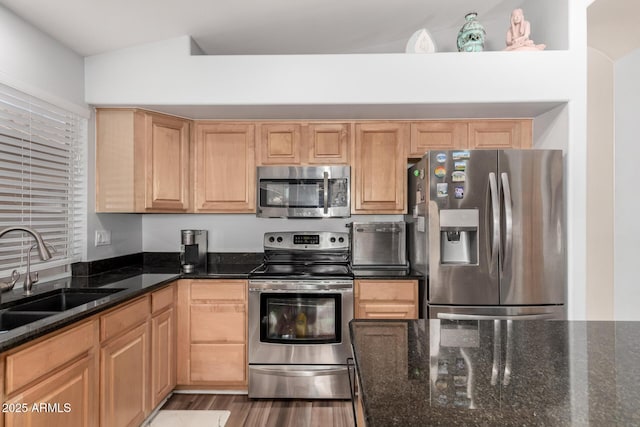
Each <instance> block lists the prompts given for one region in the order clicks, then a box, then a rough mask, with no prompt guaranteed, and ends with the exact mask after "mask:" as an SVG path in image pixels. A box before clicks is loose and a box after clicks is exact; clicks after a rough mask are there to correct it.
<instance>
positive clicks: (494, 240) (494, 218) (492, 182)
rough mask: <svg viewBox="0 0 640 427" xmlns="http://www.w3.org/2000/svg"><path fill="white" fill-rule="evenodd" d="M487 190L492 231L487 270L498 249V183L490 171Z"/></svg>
mask: <svg viewBox="0 0 640 427" xmlns="http://www.w3.org/2000/svg"><path fill="white" fill-rule="evenodd" d="M489 190H490V193H491V194H490V197H491V214H492V215H491V222H492V223H493V233H492V237H491V264H489V271H491V270H493V266H494V265H496V260H495V258H496V256H498V251H499V250H500V197H499V195H498V183H497V180H496V174H495V173H493V172H491V173H490V174H489Z"/></svg>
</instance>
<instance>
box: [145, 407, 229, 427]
mask: <svg viewBox="0 0 640 427" xmlns="http://www.w3.org/2000/svg"><path fill="white" fill-rule="evenodd" d="M229 415H231V412H229V411H208V410H193V411H158V415H156V416H155V418H154V419H153V420H152V421H151V424H149V427H176V426H178V427H224V425H225V424H226V422H227V420H228V419H229Z"/></svg>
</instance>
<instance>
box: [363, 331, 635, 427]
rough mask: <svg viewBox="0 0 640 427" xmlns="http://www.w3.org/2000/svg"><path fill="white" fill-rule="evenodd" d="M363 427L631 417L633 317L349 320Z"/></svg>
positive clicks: (594, 421)
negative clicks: (603, 319) (595, 319)
mask: <svg viewBox="0 0 640 427" xmlns="http://www.w3.org/2000/svg"><path fill="white" fill-rule="evenodd" d="M350 330H351V338H352V344H353V349H354V355H355V360H356V365H357V371H358V375H359V381H360V385H361V395H362V400H363V406H364V412H365V417H366V423H367V427H380V426H384V427H390V426H403V427H408V426H425V425H442V426H463V425H464V426H525V425H526V426H531V425H536V426H585V425H593V426H623V425H624V426H627V425H640V404H638V402H640V322H573V321H504V320H502V321H491V320H488V321H444V320H443V321H441V320H413V321H391V320H390V321H375V320H372V321H368V320H354V321H352V322H351V324H350Z"/></svg>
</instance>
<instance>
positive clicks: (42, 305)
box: [0, 288, 123, 333]
mask: <svg viewBox="0 0 640 427" xmlns="http://www.w3.org/2000/svg"><path fill="white" fill-rule="evenodd" d="M122 290H123V289H101V288H96V289H78V288H62V289H55V290H53V291H50V292H46V293H43V294H40V295H37V296H33V297H29V298H26V299H25V300H24V302H20V303H18V304H16V305H13V306H11V307H9V308H7V309H5V310H2V311H0V333H2V332H8V331H10V330H11V329H15V328H19V327H20V326H24V325H27V324H29V323H32V322H35V321H37V320H40V319H44V318H46V317H49V316H53V315H55V314H58V313H61V312H63V311H66V310H70V309H72V308H75V307H78V306H81V305H83V304H87V303H90V302H92V301H96V300H99V299H101V298H104V297H106V296H108V295H110V294H113V293H115V292H119V291H122Z"/></svg>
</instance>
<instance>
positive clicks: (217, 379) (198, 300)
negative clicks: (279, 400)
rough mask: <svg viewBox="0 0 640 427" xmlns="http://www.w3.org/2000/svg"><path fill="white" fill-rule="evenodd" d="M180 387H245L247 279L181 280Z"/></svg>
mask: <svg viewBox="0 0 640 427" xmlns="http://www.w3.org/2000/svg"><path fill="white" fill-rule="evenodd" d="M177 359H178V386H183V387H184V386H187V387H191V388H193V386H196V387H198V386H202V387H216V388H219V389H231V390H246V388H247V367H248V362H247V281H246V280H180V282H179V284H178V358H177Z"/></svg>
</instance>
